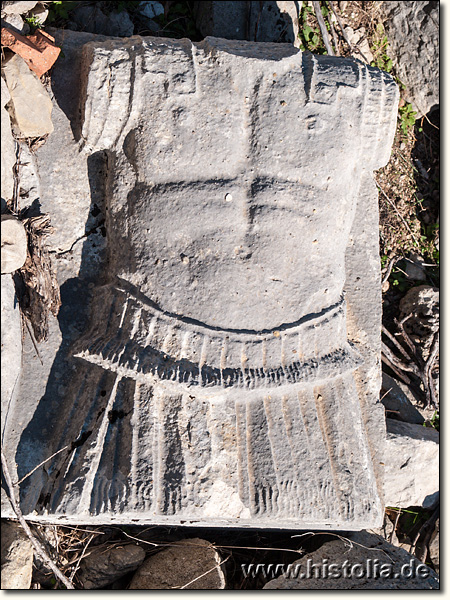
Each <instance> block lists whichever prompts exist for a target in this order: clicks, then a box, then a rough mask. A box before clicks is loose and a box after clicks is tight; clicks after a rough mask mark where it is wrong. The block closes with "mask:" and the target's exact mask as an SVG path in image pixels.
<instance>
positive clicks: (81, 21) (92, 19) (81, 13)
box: [72, 2, 134, 37]
mask: <svg viewBox="0 0 450 600" xmlns="http://www.w3.org/2000/svg"><path fill="white" fill-rule="evenodd" d="M72 19H73V20H74V22H75V23H76V24H77V26H78V28H79V29H81V30H82V31H86V32H88V33H98V34H101V35H108V36H116V37H129V36H130V35H133V31H134V25H133V23H132V22H131V19H130V15H129V14H128V13H127V11H126V10H123V11H121V12H119V13H118V12H111V13H110V14H109V15H106V14H105V13H104V12H103V11H102V9H101V7H100V6H99V3H98V2H96V3H95V4H93V5H86V6H85V5H81V6H78V7H77V8H76V9H75V10H74V11H73V12H72Z"/></svg>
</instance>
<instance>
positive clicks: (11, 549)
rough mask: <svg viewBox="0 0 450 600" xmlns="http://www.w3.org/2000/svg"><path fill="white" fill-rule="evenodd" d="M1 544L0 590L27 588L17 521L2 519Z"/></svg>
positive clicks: (29, 565) (28, 550)
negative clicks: (0, 585)
mask: <svg viewBox="0 0 450 600" xmlns="http://www.w3.org/2000/svg"><path fill="white" fill-rule="evenodd" d="M2 280H3V277H2ZM1 546H2V552H1V562H2V590H29V589H30V585H31V576H32V572H33V546H32V545H31V542H30V540H29V539H28V537H27V536H26V534H25V532H24V530H23V529H22V527H21V526H20V525H19V523H15V522H13V521H3V520H2V543H1Z"/></svg>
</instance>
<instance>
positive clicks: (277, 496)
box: [12, 32, 398, 530]
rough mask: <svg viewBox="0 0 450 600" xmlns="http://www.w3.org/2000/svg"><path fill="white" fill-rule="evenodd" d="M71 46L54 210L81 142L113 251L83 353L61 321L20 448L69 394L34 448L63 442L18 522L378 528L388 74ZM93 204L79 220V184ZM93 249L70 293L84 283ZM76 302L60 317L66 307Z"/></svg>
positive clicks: (42, 168)
mask: <svg viewBox="0 0 450 600" xmlns="http://www.w3.org/2000/svg"><path fill="white" fill-rule="evenodd" d="M64 35H65V39H66V43H67V44H68V46H67V47H68V48H70V47H72V56H75V55H77V50H76V42H75V40H76V39H78V40H79V48H81V46H83V44H84V46H83V50H82V53H81V58H78V62H76V61H75V63H74V64H75V65H77V66H76V67H75V71H71V74H70V77H73V76H74V75H73V73H75V74H76V73H78V74H79V77H80V80H79V84H78V85H71V86H70V88H69V86H68V85H67V86H66V85H65V84H64V85H61V82H62V81H67V80H65V79H64V78H65V77H69V75H68V74H67V73H68V69H61V70H59V71H58V69H55V72H54V79H55V80H54V90H55V98H56V100H57V101H58V105H59V106H60V107H63V108H64V111H63V112H64V114H63V112H58V113H57V114H58V118H60V119H61V131H63V130H64V132H65V133H64V135H69V130H70V129H71V130H72V133H73V136H74V138H75V139H77V140H79V146H78V154H77V153H76V152H75V151H74V150H73V148H72V147H71V146H70V144H63V145H61V146H60V147H58V146H52V143H53V141H52V138H50V139H49V142H48V145H46V146H44V147H43V148H42V150H41V151H40V152H39V153H38V160H39V173H40V176H41V178H42V182H41V183H42V184H43V185H42V197H43V200H42V202H43V203H44V204H45V203H49V202H50V201H49V200H48V198H49V197H50V195H51V192H52V189H54V188H55V186H59V185H63V181H64V182H67V176H65V173H64V170H63V165H64V164H67V163H68V162H70V161H68V160H67V157H66V156H65V153H66V152H67V153H69V152H70V153H72V152H73V156H74V157H75V159H76V160H77V161H79V162H78V163H77V165H78V166H77V169H78V171H79V175H78V176H79V177H80V181H86V177H88V180H89V185H87V186H86V185H85V187H84V188H83V189H85V190H88V191H89V186H90V192H91V196H95V195H96V194H99V197H103V205H101V210H103V211H104V215H105V223H104V227H105V229H106V233H107V241H108V256H107V261H106V263H105V265H104V266H103V268H102V270H101V271H100V269H99V270H98V271H97V272H98V276H97V277H94V276H93V277H92V280H91V281H92V283H93V284H94V282H96V283H95V284H94V285H96V287H94V292H93V295H94V303H93V305H92V307H91V315H92V320H91V327H90V329H88V330H86V331H84V332H83V334H82V335H79V336H78V339H77V340H76V343H75V344H74V345H73V346H72V345H70V344H69V340H71V341H73V333H71V332H69V333H68V332H67V331H64V328H62V330H61V333H60V334H59V335H60V336H61V334H62V341H61V348H62V350H61V351H59V358H58V368H57V369H56V367H55V368H53V369H52V371H51V372H50V375H49V377H50V380H49V382H48V386H47V389H48V390H50V389H51V390H54V391H55V395H53V394H52V395H51V396H50V393H49V392H48V391H47V392H46V394H45V395H44V396H43V398H42V400H41V402H40V405H39V406H38V408H37V409H36V412H35V414H34V415H33V418H32V419H31V421H30V423H29V425H28V428H27V432H26V434H24V435H22V436H21V437H20V436H19V439H18V440H17V445H18V451H17V453H16V461H17V463H18V465H19V467H18V469H19V471H24V470H25V467H24V466H23V465H22V464H21V461H23V462H25V463H27V466H28V467H29V466H31V465H30V462H31V461H30V456H29V452H28V451H27V448H28V446H29V445H30V444H32V443H33V432H35V431H36V430H37V429H38V426H39V424H40V423H41V421H42V419H43V418H44V415H45V418H46V420H47V421H48V420H49V416H48V410H47V411H46V410H45V408H47V409H48V407H49V406H50V405H51V402H55V403H56V404H57V407H58V419H57V420H56V422H55V423H53V422H52V430H51V432H48V433H47V434H46V435H43V434H42V432H40V437H39V441H40V443H41V444H43V445H45V443H46V444H47V446H46V447H45V453H46V454H47V456H50V455H51V454H52V453H53V452H55V451H57V450H60V449H62V448H63V447H64V446H66V445H67V444H71V445H70V448H71V449H70V451H66V452H61V453H60V454H59V455H58V456H57V457H56V458H55V459H52V461H49V463H48V464H47V466H46V473H45V474H43V473H42V471H41V472H40V473H39V471H37V472H36V474H35V476H33V478H30V480H31V481H30V482H29V484H28V486H27V487H24V490H23V494H22V498H23V506H24V508H26V511H25V512H27V511H33V510H35V511H36V512H35V513H33V514H34V518H37V519H41V520H45V519H48V518H52V519H55V518H58V519H60V520H61V521H62V522H84V523H86V522H105V520H106V521H108V522H130V521H132V520H135V521H138V522H141V523H153V524H156V523H159V524H174V525H175V524H177V525H179V524H185V525H189V524H194V523H195V524H196V525H201V526H211V525H214V526H235V527H264V528H267V527H277V528H293V527H295V528H316V529H329V528H334V529H336V528H338V529H347V530H348V529H361V528H362V527H367V526H369V525H370V526H380V525H381V524H382V522H383V506H382V494H383V490H382V472H381V470H380V469H381V464H380V463H382V462H383V456H382V450H383V440H384V435H385V432H384V418H383V406H382V404H381V403H380V402H379V389H380V382H381V380H380V358H379V350H380V348H379V337H380V335H379V334H380V324H381V291H380V289H379V287H380V284H379V257H378V247H377V244H378V241H377V240H378V223H377V218H378V212H377V193H376V187H375V185H374V182H373V180H372V175H371V172H372V170H374V169H376V168H378V167H380V166H381V165H383V164H385V163H386V162H387V160H388V159H389V155H390V144H391V143H392V139H393V135H394V131H395V125H396V105H397V100H398V90H397V88H396V85H395V83H394V82H393V80H392V78H391V77H390V76H388V75H387V74H384V73H381V72H380V71H378V70H377V69H373V68H371V67H367V66H365V65H363V64H362V63H360V62H358V61H354V60H352V59H342V58H341V59H338V58H334V57H318V56H317V57H316V56H311V55H306V54H304V55H303V54H302V53H301V52H299V51H298V50H297V49H296V48H294V47H293V45H288V44H286V45H285V44H259V43H250V42H236V41H234V42H231V41H226V40H223V39H216V38H207V39H206V40H205V41H203V42H201V43H198V44H193V43H191V42H190V41H188V40H180V41H174V40H167V39H158V38H140V37H137V36H136V37H133V38H131V39H127V40H111V39H110V40H104V39H100V40H99V39H96V38H95V36H91V37H90V38H89V39H90V40H93V41H88V38H87V37H86V36H85V37H83V36H81V34H70V33H67V32H66V33H65V34H64ZM77 36H78V37H77ZM71 40H72V41H71ZM85 41H87V42H88V43H84V42H85ZM72 43H73V46H71V44H72ZM63 51H64V55H65V56H71V54H70V53H69V52H68V53H67V54H66V50H65V47H63ZM78 52H79V51H78ZM70 60H71V59H70ZM78 90H80V93H81V98H80V106H81V111H80V112H79V111H78V109H77V107H76V102H75V100H76V97H75V96H74V93H75V91H78ZM107 90H109V93H108V92H107ZM64 115H65V116H66V119H68V120H69V121H67V120H66V122H64ZM68 122H69V125H70V127H68V126H67V123H68ZM58 129H59V127H58ZM55 135H56V134H55ZM58 135H59V133H58ZM61 135H62V134H61ZM61 141H62V137H61V138H59V141H58V144H61ZM80 150H82V152H80ZM58 151H59V156H57V154H58ZM51 156H54V157H55V160H56V161H58V163H57V164H58V165H59V164H60V165H61V172H59V167H58V168H55V165H54V163H53V162H51ZM70 156H72V154H70ZM361 156H364V161H361V160H360V159H361ZM324 157H326V158H324ZM83 158H84V160H85V163H88V165H89V164H90V165H91V168H90V169H89V168H88V169H87V170H86V167H84V170H83V166H82V161H83ZM95 161H100V163H97V162H95ZM102 161H104V163H102ZM97 164H103V168H102V169H100V168H98V167H97ZM83 178H85V179H84V180H83ZM75 181H77V180H76V178H75ZM44 182H45V183H44ZM77 185H78V183H77ZM52 186H53V187H52ZM66 195H67V194H66ZM69 201H70V198H69ZM79 202H80V203H81V205H82V206H83V211H84V215H85V217H86V221H88V219H89V218H90V217H89V216H88V215H86V212H85V206H86V205H85V204H84V203H86V198H85V195H84V194H83V196H81V197H80V200H79ZM47 205H48V204H47ZM75 206H76V205H75V204H74V207H75ZM63 209H64V210H65V208H64V207H63V208H61V207H60V208H58V209H57V210H59V211H62V210H63ZM99 210H100V209H99ZM67 214H70V213H67ZM74 220H75V217H73V218H72V217H71V218H70V224H72V223H73V222H74ZM65 225H66V224H65V223H64V225H62V226H60V232H59V233H58V231H57V232H56V234H55V235H61V232H63V231H64V226H65ZM74 231H75V228H74ZM88 237H90V236H88ZM88 247H89V245H88V239H86V241H85V243H84V244H83V250H82V252H81V263H77V264H79V265H80V267H79V273H76V274H74V275H73V276H72V277H71V278H69V279H64V280H65V282H66V283H65V285H67V286H69V284H70V286H75V284H77V285H78V284H79V283H81V285H83V274H84V273H86V269H88V270H89V268H91V269H92V264H91V262H92V260H91V257H92V255H91V254H90V253H89V252H88V250H87V248H88ZM118 249H120V252H118ZM76 260H78V258H77V259H76ZM61 262H62V261H61ZM61 277H62V278H63V277H64V278H65V277H66V275H64V276H63V275H61ZM62 280H63V279H62ZM97 280H100V281H101V285H98V283H97ZM70 286H69V287H68V288H67V289H68V290H70V289H74V288H71V287H70ZM77 289H79V288H77ZM72 293H73V292H72ZM77 293H78V297H79V299H80V301H82V300H83V298H82V297H81V296H82V295H80V294H79V292H77ZM62 296H63V305H62V307H61V311H60V313H61V314H64V308H65V306H64V304H65V303H66V304H67V306H68V308H69V307H70V306H71V302H73V298H72V297H71V296H70V293H69V292H68V293H67V297H65V295H64V293H62ZM77 310H79V308H77ZM76 314H77V313H76V310H72V311H71V318H72V320H73V319H74V318H75V316H76ZM63 322H64V321H61V323H63ZM59 339H60V340H61V337H59ZM74 356H75V358H72V357H74ZM55 361H56V359H55ZM64 361H66V363H65V364H66V365H67V366H66V368H65V369H64V368H63V367H62V366H61V365H63V364H64ZM66 373H69V374H70V377H67V375H66ZM56 374H58V377H56ZM64 377H67V379H64ZM62 381H64V385H63V391H59V387H60V386H62V383H61V382H62ZM22 385H24V383H22ZM58 401H59V402H58ZM55 410H56V409H55ZM45 440H46V441H45ZM12 446H13V445H12ZM42 453H43V451H42V452H41V453H40V455H42ZM35 460H36V462H37V464H38V461H37V457H36V458H35ZM40 460H42V458H40ZM63 473H64V477H63V476H62V474H63ZM45 479H47V481H45Z"/></svg>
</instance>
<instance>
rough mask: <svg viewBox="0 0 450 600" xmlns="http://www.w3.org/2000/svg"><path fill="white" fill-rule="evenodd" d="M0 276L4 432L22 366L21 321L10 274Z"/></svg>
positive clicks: (2, 417)
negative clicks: (0, 284) (0, 285)
mask: <svg viewBox="0 0 450 600" xmlns="http://www.w3.org/2000/svg"><path fill="white" fill-rule="evenodd" d="M1 278H2V279H1V282H2V287H1V289H2V298H1V311H2V312H1V326H2V328H1V367H2V369H1V399H2V411H1V413H2V416H1V419H2V432H3V433H5V428H6V426H7V425H8V415H9V409H10V405H11V400H12V398H13V394H14V393H17V387H18V386H17V383H18V380H19V375H20V371H21V366H22V322H21V318H20V311H19V303H18V301H17V297H16V292H15V288H14V282H13V279H12V277H11V275H2V276H1Z"/></svg>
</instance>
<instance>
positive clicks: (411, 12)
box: [381, 1, 439, 118]
mask: <svg viewBox="0 0 450 600" xmlns="http://www.w3.org/2000/svg"><path fill="white" fill-rule="evenodd" d="M381 6H382V10H383V12H384V17H385V19H386V23H385V28H386V32H387V36H388V40H389V44H390V48H391V52H390V54H392V59H393V61H394V64H395V65H396V69H397V73H398V76H399V78H400V80H401V81H402V83H403V84H404V85H405V86H406V90H405V95H406V98H407V99H408V100H409V101H410V102H411V103H412V105H413V108H414V110H415V111H417V116H416V118H420V117H421V116H423V115H426V114H427V113H428V112H429V111H430V110H431V109H432V108H434V107H435V106H436V105H438V104H439V2H436V1H431V2H401V1H395V2H393V1H389V2H382V3H381Z"/></svg>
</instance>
